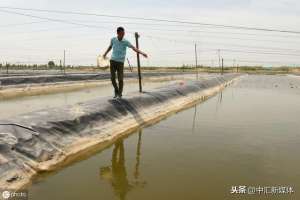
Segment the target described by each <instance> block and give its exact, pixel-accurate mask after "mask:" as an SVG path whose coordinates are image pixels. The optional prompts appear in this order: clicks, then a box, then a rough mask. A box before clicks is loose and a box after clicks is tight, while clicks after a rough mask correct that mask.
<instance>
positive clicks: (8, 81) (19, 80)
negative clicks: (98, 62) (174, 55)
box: [0, 72, 190, 86]
mask: <svg viewBox="0 0 300 200" xmlns="http://www.w3.org/2000/svg"><path fill="white" fill-rule="evenodd" d="M183 74H190V73H183V72H180V73H179V72H162V73H158V72H151V73H150V72H145V73H143V77H160V76H170V75H183ZM124 77H125V78H137V77H138V75H137V73H125V74H124ZM106 79H110V74H109V73H101V74H66V75H39V76H13V77H0V85H2V86H9V85H21V84H40V83H55V82H68V81H85V80H106Z"/></svg>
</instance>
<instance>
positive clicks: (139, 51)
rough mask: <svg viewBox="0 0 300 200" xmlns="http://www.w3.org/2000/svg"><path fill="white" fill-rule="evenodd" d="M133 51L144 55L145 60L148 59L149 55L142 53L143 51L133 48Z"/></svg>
mask: <svg viewBox="0 0 300 200" xmlns="http://www.w3.org/2000/svg"><path fill="white" fill-rule="evenodd" d="M131 49H132V50H133V51H135V52H136V53H140V54H142V55H143V56H144V57H145V58H148V55H147V54H146V53H144V52H142V51H141V50H139V49H137V48H136V47H134V46H131Z"/></svg>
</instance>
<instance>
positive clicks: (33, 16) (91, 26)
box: [0, 7, 286, 50]
mask: <svg viewBox="0 0 300 200" xmlns="http://www.w3.org/2000/svg"><path fill="white" fill-rule="evenodd" d="M0 8H1V7H0ZM0 12H5V13H11V14H16V15H22V16H26V17H31V18H38V19H44V20H49V21H55V22H60V23H67V24H72V25H77V26H84V27H89V28H104V29H108V28H107V27H103V26H94V25H87V24H82V23H76V22H72V21H68V20H63V19H54V18H48V17H40V16H35V15H30V14H25V13H18V12H13V11H6V10H0ZM145 36H147V35H145ZM148 37H152V38H155V39H159V38H158V37H153V36H148ZM161 39H163V38H161ZM164 40H169V38H167V39H166V38H164ZM175 41H176V40H175ZM188 42H191V43H194V41H188ZM218 45H219V44H218ZM225 45H231V46H240V47H242V46H244V45H232V44H225ZM244 47H245V46H244ZM250 48H251V47H250ZM284 50H286V49H284Z"/></svg>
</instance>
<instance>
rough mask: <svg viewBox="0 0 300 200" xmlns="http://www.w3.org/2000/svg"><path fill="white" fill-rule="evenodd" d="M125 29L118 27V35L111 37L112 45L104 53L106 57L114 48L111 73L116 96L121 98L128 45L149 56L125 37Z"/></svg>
mask: <svg viewBox="0 0 300 200" xmlns="http://www.w3.org/2000/svg"><path fill="white" fill-rule="evenodd" d="M124 35H125V30H124V28H123V27H119V28H118V29H117V37H114V38H112V39H111V42H110V45H109V47H108V48H107V50H106V52H105V53H104V55H103V57H104V58H106V55H107V54H108V52H109V51H110V50H111V49H112V50H113V52H112V56H111V59H110V74H111V82H112V85H113V86H114V89H115V96H114V98H117V97H119V98H121V97H122V92H123V75H124V62H125V57H126V50H127V47H129V48H131V49H132V50H133V51H135V52H137V53H140V54H142V55H143V56H144V57H145V58H147V57H148V56H147V54H145V53H144V52H142V51H140V50H139V49H137V48H135V47H134V46H133V45H132V44H131V43H130V42H129V41H128V40H126V39H125V38H124ZM116 72H117V74H118V82H119V86H118V84H117V82H116Z"/></svg>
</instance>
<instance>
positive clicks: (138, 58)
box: [134, 32, 143, 92]
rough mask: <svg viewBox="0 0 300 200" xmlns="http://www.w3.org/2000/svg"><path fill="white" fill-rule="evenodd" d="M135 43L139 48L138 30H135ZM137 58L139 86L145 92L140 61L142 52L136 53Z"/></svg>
mask: <svg viewBox="0 0 300 200" xmlns="http://www.w3.org/2000/svg"><path fill="white" fill-rule="evenodd" d="M134 35H135V43H136V48H137V49H139V37H140V36H139V34H138V32H135V34H134ZM136 58H137V67H138V75H139V88H140V92H143V89H142V75H141V61H140V54H139V53H136Z"/></svg>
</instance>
